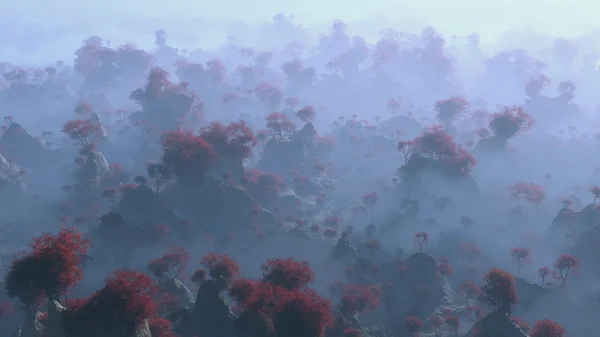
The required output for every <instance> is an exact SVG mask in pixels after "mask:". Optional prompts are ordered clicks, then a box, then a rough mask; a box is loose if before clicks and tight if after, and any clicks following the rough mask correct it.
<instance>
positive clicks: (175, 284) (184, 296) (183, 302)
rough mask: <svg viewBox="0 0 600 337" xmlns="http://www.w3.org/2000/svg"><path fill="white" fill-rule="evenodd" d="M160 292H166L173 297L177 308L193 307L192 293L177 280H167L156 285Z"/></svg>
mask: <svg viewBox="0 0 600 337" xmlns="http://www.w3.org/2000/svg"><path fill="white" fill-rule="evenodd" d="M158 288H159V289H160V290H161V291H164V292H168V293H170V294H172V295H174V296H175V299H176V300H177V305H176V307H177V308H192V306H193V305H194V295H193V294H192V292H191V291H190V290H189V289H188V288H187V287H186V286H185V285H184V284H183V283H182V282H181V281H179V280H178V279H176V278H168V279H165V280H162V281H161V282H160V283H159V284H158Z"/></svg>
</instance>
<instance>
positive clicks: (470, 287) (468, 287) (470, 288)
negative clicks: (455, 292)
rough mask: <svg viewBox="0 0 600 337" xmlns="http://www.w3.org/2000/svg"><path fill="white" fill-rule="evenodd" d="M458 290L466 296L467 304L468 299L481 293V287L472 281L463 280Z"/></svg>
mask: <svg viewBox="0 0 600 337" xmlns="http://www.w3.org/2000/svg"><path fill="white" fill-rule="evenodd" d="M460 290H461V291H462V292H463V294H465V296H466V297H467V305H468V304H469V299H472V298H477V297H479V295H481V289H480V288H479V286H478V285H477V284H475V282H473V281H465V283H463V284H462V285H461V286H460Z"/></svg>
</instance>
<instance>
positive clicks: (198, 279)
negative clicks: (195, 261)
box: [190, 269, 206, 287]
mask: <svg viewBox="0 0 600 337" xmlns="http://www.w3.org/2000/svg"><path fill="white" fill-rule="evenodd" d="M204 280H206V270H204V269H198V270H196V271H195V272H194V273H193V274H192V276H190V282H192V283H194V284H196V285H197V286H198V287H200V285H201V284H202V282H204Z"/></svg>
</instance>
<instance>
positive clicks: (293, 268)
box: [261, 258, 315, 290]
mask: <svg viewBox="0 0 600 337" xmlns="http://www.w3.org/2000/svg"><path fill="white" fill-rule="evenodd" d="M261 268H262V270H263V281H264V282H270V283H273V284H276V285H278V286H281V287H284V288H286V289H288V290H292V289H297V288H302V287H306V286H307V285H308V284H310V283H312V282H313V281H314V280H315V273H314V272H313V270H312V268H311V267H310V265H309V264H308V262H306V261H297V260H294V259H291V258H290V259H272V260H271V259H269V260H266V261H265V262H263V264H262V266H261Z"/></svg>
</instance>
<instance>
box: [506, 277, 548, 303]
mask: <svg viewBox="0 0 600 337" xmlns="http://www.w3.org/2000/svg"><path fill="white" fill-rule="evenodd" d="M515 286H516V289H517V294H519V306H522V307H524V308H531V307H532V306H534V305H535V303H536V302H537V301H538V300H539V299H540V298H541V297H543V296H546V295H549V294H552V292H553V290H552V289H551V288H546V287H542V286H540V285H539V284H535V283H531V282H529V281H527V280H524V279H522V278H515Z"/></svg>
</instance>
